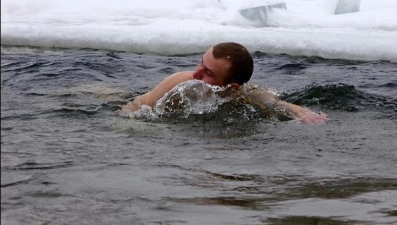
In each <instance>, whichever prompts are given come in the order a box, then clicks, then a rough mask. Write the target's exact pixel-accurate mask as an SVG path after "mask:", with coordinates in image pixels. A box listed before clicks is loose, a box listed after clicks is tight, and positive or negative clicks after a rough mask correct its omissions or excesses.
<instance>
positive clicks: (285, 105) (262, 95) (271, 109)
mask: <svg viewBox="0 0 397 225" xmlns="http://www.w3.org/2000/svg"><path fill="white" fill-rule="evenodd" d="M248 96H249V101H250V102H251V103H253V104H255V105H256V106H258V107H259V108H261V109H262V110H264V112H265V113H266V114H267V115H269V117H275V118H277V119H279V120H282V121H283V120H296V121H297V122H301V123H309V124H322V123H325V122H326V121H327V120H328V116H327V115H326V114H324V113H315V112H313V111H311V110H310V109H308V108H306V107H302V106H299V105H295V104H292V103H289V102H286V101H282V100H280V99H279V98H278V97H277V96H276V95H275V94H273V93H272V92H270V91H268V90H266V89H262V88H256V89H253V90H251V91H250V92H249V93H248Z"/></svg>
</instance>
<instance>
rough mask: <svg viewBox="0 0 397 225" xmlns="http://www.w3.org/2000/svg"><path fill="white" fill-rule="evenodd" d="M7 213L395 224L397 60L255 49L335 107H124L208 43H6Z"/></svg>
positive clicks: (269, 81)
mask: <svg viewBox="0 0 397 225" xmlns="http://www.w3.org/2000/svg"><path fill="white" fill-rule="evenodd" d="M1 53H2V56H1V57H2V60H1V221H2V224H7V225H8V224H178V225H179V224H189V225H190V224H192V225H193V224H194V225H196V224H197V225H202V224H207V225H211V224H214V225H219V224H238V225H242V224H244V225H246V224H277V225H278V224H376V225H378V224H395V223H397V176H396V174H397V167H396V166H395V162H396V161H397V155H396V146H397V141H396V140H397V139H396V137H397V132H396V130H397V123H396V121H397V120H396V119H397V118H396V115H397V114H396V112H397V99H396V95H397V91H396V90H397V89H396V85H397V77H396V74H397V65H396V64H395V63H390V62H386V61H372V62H362V61H346V60H326V59H322V58H317V57H292V56H287V55H269V54H263V53H260V52H254V53H253V55H254V62H255V71H254V75H253V78H252V82H253V83H257V84H261V85H265V86H268V87H271V88H273V89H274V90H275V91H277V92H278V93H280V95H281V96H282V98H284V99H285V100H287V101H290V102H293V103H296V104H301V105H303V106H307V107H309V108H311V109H313V110H314V111H317V112H318V111H322V112H325V113H327V114H328V115H329V117H330V120H329V121H328V122H327V123H326V124H325V125H317V126H313V125H307V124H297V123H296V122H293V121H292V122H280V121H275V120H270V119H268V118H265V117H264V116H263V115H262V114H261V113H260V112H258V111H255V110H252V108H251V107H249V106H247V105H235V104H223V105H220V107H219V109H218V110H216V111H214V112H211V113H204V114H191V115H189V116H188V117H187V118H186V117H183V116H163V117H159V118H155V119H153V118H146V119H140V120H134V119H129V118H125V117H122V116H120V115H119V114H118V113H117V110H118V109H119V108H120V106H122V105H124V104H125V103H127V102H128V101H130V100H133V99H134V98H135V96H137V95H139V94H142V93H145V92H146V91H148V90H150V89H152V88H153V87H154V86H155V85H156V84H157V83H158V82H160V81H161V80H162V79H163V78H164V77H166V76H168V75H169V74H171V73H173V72H177V71H181V70H191V69H194V68H195V66H196V64H197V62H199V60H200V57H201V55H196V54H193V55H183V56H167V57H165V56H156V55H141V54H133V53H125V52H107V51H93V50H65V49H30V48H12V47H2V50H1Z"/></svg>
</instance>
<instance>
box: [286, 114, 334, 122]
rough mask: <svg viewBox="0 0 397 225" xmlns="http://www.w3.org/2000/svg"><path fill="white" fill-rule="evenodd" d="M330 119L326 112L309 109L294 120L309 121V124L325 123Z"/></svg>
mask: <svg viewBox="0 0 397 225" xmlns="http://www.w3.org/2000/svg"><path fill="white" fill-rule="evenodd" d="M327 120H328V116H327V114H325V113H322V112H319V113H315V112H312V111H308V112H307V113H305V114H303V115H301V116H300V117H299V118H297V119H295V120H293V121H296V122H297V123H307V124H324V123H325V122H326V121H327Z"/></svg>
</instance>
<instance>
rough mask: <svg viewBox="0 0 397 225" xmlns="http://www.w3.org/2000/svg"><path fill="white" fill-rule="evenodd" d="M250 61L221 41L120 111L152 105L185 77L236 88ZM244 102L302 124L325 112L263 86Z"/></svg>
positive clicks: (242, 50) (242, 49)
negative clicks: (191, 65) (190, 67)
mask: <svg viewBox="0 0 397 225" xmlns="http://www.w3.org/2000/svg"><path fill="white" fill-rule="evenodd" d="M253 68H254V63H253V60H252V57H251V54H250V53H249V52H248V50H247V49H246V48H245V47H244V46H243V45H241V44H238V43H235V42H225V43H219V44H217V45H214V46H213V47H211V48H210V49H208V50H207V52H205V53H204V55H203V56H202V59H201V62H200V63H199V64H198V66H197V68H196V70H195V71H183V72H177V73H174V74H172V75H170V76H169V77H167V78H165V79H164V80H163V81H161V82H160V83H159V84H158V85H157V86H156V87H155V88H154V89H153V90H152V91H149V92H148V93H146V94H143V95H141V96H138V97H136V98H135V100H134V101H133V102H129V103H128V104H126V105H125V106H123V107H122V110H121V111H122V112H132V111H136V110H138V109H139V108H140V107H141V106H142V105H148V106H150V107H154V106H155V104H156V103H157V101H158V100H159V99H160V98H161V97H163V96H164V94H166V93H167V92H169V91H170V90H171V89H172V88H174V87H175V86H177V85H178V84H180V83H183V82H186V81H189V80H194V79H196V80H201V81H203V82H205V83H207V84H210V85H216V86H229V87H230V88H232V89H235V90H240V89H241V87H242V86H243V84H245V83H247V82H248V81H249V80H250V78H251V75H252V72H253ZM246 95H247V98H248V99H249V100H248V101H249V102H250V103H252V104H254V105H256V106H258V107H259V108H262V109H263V110H264V111H265V112H267V113H277V112H280V111H282V112H283V114H285V115H287V116H289V117H290V118H291V119H297V120H298V121H300V122H306V123H315V124H320V123H325V121H326V120H327V119H328V118H327V116H326V115H325V114H322V113H320V114H317V113H314V112H312V111H311V110H309V109H307V108H304V107H301V106H298V105H294V104H291V103H288V102H285V101H281V100H279V99H278V98H277V96H276V95H274V94H272V93H271V92H268V91H264V90H263V89H258V88H253V89H252V90H251V91H248V92H247V93H246Z"/></svg>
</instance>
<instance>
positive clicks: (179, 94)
mask: <svg viewBox="0 0 397 225" xmlns="http://www.w3.org/2000/svg"><path fill="white" fill-rule="evenodd" d="M228 89H229V86H226V87H219V86H215V85H210V84H206V83H205V82H203V81H200V80H191V81H186V82H183V83H181V84H179V85H178V86H176V87H174V88H173V89H171V90H170V91H169V92H167V93H166V94H165V95H164V96H163V97H162V98H161V99H159V100H158V101H157V103H156V105H155V106H154V107H153V108H152V107H149V106H143V107H141V108H140V109H139V110H138V111H136V112H133V113H131V114H130V115H129V116H130V117H132V118H136V119H145V120H154V119H158V118H164V117H165V118H167V117H178V118H188V117H189V116H190V115H202V114H209V113H213V112H215V111H217V110H218V108H219V106H221V105H222V104H224V103H226V102H229V101H230V100H231V99H232V97H225V92H227V91H228Z"/></svg>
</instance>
